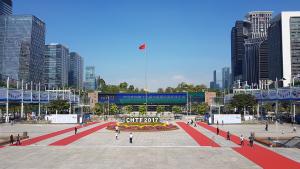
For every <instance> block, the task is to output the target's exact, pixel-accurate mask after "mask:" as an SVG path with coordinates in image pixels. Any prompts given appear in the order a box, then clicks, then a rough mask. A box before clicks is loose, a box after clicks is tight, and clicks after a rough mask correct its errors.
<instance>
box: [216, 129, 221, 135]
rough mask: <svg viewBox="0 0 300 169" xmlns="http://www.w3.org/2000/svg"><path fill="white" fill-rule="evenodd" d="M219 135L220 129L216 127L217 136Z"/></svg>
mask: <svg viewBox="0 0 300 169" xmlns="http://www.w3.org/2000/svg"><path fill="white" fill-rule="evenodd" d="M219 133H220V129H219V127H217V135H219Z"/></svg>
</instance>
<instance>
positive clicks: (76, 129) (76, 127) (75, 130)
mask: <svg viewBox="0 0 300 169" xmlns="http://www.w3.org/2000/svg"><path fill="white" fill-rule="evenodd" d="M74 130H75V135H76V134H77V127H75V129H74Z"/></svg>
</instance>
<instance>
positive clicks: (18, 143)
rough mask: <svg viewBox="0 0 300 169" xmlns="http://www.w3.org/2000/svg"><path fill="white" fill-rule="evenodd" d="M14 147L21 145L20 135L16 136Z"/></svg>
mask: <svg viewBox="0 0 300 169" xmlns="http://www.w3.org/2000/svg"><path fill="white" fill-rule="evenodd" d="M16 145H21V141H20V135H19V134H18V136H17V143H16Z"/></svg>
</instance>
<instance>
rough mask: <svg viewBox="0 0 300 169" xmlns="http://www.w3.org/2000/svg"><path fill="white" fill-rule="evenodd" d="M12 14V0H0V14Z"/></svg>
mask: <svg viewBox="0 0 300 169" xmlns="http://www.w3.org/2000/svg"><path fill="white" fill-rule="evenodd" d="M11 14H12V0H0V15H11Z"/></svg>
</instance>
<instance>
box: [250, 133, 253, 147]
mask: <svg viewBox="0 0 300 169" xmlns="http://www.w3.org/2000/svg"><path fill="white" fill-rule="evenodd" d="M253 141H254V137H253V136H252V135H251V136H250V137H249V143H250V147H253Z"/></svg>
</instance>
